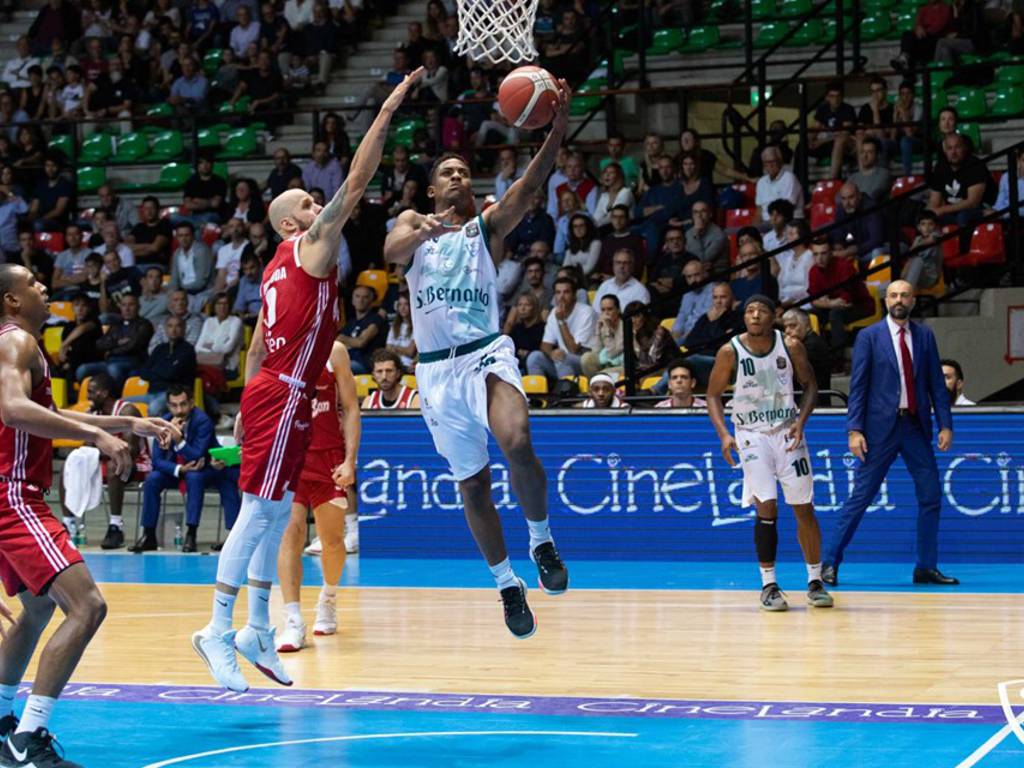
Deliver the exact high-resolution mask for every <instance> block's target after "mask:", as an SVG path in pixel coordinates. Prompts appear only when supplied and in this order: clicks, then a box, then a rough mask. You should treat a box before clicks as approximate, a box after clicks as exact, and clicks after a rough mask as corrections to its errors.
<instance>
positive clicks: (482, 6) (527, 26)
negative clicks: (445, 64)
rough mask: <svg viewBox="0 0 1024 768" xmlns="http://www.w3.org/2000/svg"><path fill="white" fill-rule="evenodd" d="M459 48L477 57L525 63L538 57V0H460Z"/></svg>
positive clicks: (511, 62)
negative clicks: (535, 27)
mask: <svg viewBox="0 0 1024 768" xmlns="http://www.w3.org/2000/svg"><path fill="white" fill-rule="evenodd" d="M458 1H459V37H458V40H456V42H455V52H456V53H457V54H459V55H460V56H466V55H468V56H469V58H471V59H472V60H473V61H482V60H487V61H491V62H493V63H495V64H497V63H499V62H503V61H507V62H509V63H510V64H524V63H527V62H531V61H536V60H537V49H536V48H535V47H534V45H533V21H534V19H535V18H536V16H537V2H538V0H458Z"/></svg>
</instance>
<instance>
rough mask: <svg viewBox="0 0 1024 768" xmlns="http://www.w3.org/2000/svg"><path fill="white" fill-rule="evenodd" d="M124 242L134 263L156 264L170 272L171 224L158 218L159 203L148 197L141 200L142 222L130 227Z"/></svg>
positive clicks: (155, 199) (150, 196)
mask: <svg viewBox="0 0 1024 768" xmlns="http://www.w3.org/2000/svg"><path fill="white" fill-rule="evenodd" d="M125 242H126V243H128V246H129V247H130V248H131V249H132V253H134V254H135V263H136V264H139V265H142V264H157V265H159V266H160V267H162V268H163V270H164V272H170V263H171V223H170V222H169V221H167V220H166V219H161V218H160V201H159V200H158V199H157V198H155V197H153V196H152V195H148V196H147V197H144V198H143V199H142V221H140V222H139V223H138V224H136V225H135V226H134V227H132V231H131V233H130V234H129V235H128V236H127V237H125Z"/></svg>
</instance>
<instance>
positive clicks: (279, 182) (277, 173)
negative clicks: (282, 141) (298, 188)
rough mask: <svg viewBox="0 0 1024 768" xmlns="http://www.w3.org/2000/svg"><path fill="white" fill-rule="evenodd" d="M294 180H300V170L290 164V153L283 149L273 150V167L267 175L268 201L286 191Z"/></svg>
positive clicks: (293, 164)
mask: <svg viewBox="0 0 1024 768" xmlns="http://www.w3.org/2000/svg"><path fill="white" fill-rule="evenodd" d="M295 179H299V180H301V179H302V169H301V168H299V166H297V165H296V164H295V163H293V162H292V156H291V153H290V152H289V151H288V150H287V149H285V148H284V147H278V148H277V149H275V150H274V167H273V168H272V169H271V171H270V173H269V174H267V184H266V188H267V190H268V191H269V192H270V199H271V200H273V199H274V198H275V197H277V196H278V195H280V194H281V193H282V192H284V191H285V190H286V189H288V188H289V187H290V186H291V185H292V182H293V181H294V180H295Z"/></svg>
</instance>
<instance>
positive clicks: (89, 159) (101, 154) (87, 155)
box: [78, 133, 114, 165]
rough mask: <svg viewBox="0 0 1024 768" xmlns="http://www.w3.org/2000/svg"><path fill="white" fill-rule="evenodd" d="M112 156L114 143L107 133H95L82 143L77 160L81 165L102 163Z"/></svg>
mask: <svg viewBox="0 0 1024 768" xmlns="http://www.w3.org/2000/svg"><path fill="white" fill-rule="evenodd" d="M112 154H114V142H113V140H112V139H111V137H110V134H109V133H97V134H94V135H92V136H90V137H89V138H88V139H86V140H85V141H83V142H82V146H81V148H80V150H79V153H78V159H79V160H81V161H82V162H83V163H89V164H90V165H92V164H94V163H102V162H104V161H105V160H106V159H107V158H109V157H110V156H111V155H112Z"/></svg>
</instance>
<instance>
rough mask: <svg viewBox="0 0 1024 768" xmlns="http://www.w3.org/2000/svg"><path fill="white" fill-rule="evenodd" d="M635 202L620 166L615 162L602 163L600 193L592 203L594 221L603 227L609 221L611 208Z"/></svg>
mask: <svg viewBox="0 0 1024 768" xmlns="http://www.w3.org/2000/svg"><path fill="white" fill-rule="evenodd" d="M634 204H635V201H634V199H633V190H631V189H630V188H629V187H628V186H627V184H626V177H625V176H624V175H623V173H622V166H620V165H619V164H618V163H615V162H608V163H605V164H604V167H603V168H602V169H601V194H600V195H599V196H598V197H597V201H596V202H595V203H594V210H593V214H594V223H595V224H597V226H598V227H604V226H607V225H608V224H610V223H611V215H612V208H614V207H615V206H616V205H624V206H626V207H627V208H632V207H633V205H634Z"/></svg>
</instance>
